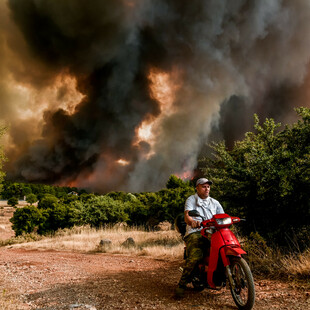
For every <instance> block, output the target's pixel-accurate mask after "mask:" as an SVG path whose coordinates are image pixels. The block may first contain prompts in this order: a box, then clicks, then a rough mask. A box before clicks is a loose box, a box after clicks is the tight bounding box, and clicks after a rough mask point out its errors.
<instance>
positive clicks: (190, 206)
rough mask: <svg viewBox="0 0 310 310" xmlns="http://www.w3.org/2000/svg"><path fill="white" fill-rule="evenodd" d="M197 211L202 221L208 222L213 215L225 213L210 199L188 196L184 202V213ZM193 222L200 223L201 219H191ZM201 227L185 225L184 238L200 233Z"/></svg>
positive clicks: (216, 202)
mask: <svg viewBox="0 0 310 310" xmlns="http://www.w3.org/2000/svg"><path fill="white" fill-rule="evenodd" d="M191 210H197V211H198V212H199V214H200V215H201V216H203V218H204V220H209V219H211V218H212V217H213V215H214V214H220V213H225V212H224V210H223V207H222V206H221V204H220V203H219V202H218V201H217V200H216V199H213V198H211V197H207V198H206V199H202V198H200V197H199V196H198V195H197V194H195V195H192V196H189V197H188V198H187V200H186V202H185V211H191ZM193 219H194V220H195V221H199V222H201V221H202V218H201V217H193ZM201 229H202V227H199V228H192V227H191V226H189V225H186V233H185V237H186V236H188V235H189V234H191V233H193V232H196V231H200V230H201Z"/></svg>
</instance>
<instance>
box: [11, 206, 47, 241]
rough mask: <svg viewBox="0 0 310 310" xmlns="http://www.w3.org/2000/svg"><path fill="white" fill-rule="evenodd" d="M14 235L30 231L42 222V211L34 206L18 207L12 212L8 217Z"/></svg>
mask: <svg viewBox="0 0 310 310" xmlns="http://www.w3.org/2000/svg"><path fill="white" fill-rule="evenodd" d="M10 221H11V223H12V224H13V225H12V228H13V230H14V231H15V235H16V236H19V235H22V234H23V233H32V232H33V231H34V230H35V229H38V227H39V225H41V224H42V222H44V219H43V216H42V213H41V211H40V210H39V209H37V208H36V207H34V206H27V207H24V208H19V209H17V210H16V211H15V212H14V215H13V217H12V218H11V219H10Z"/></svg>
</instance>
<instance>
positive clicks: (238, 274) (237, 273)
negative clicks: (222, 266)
mask: <svg viewBox="0 0 310 310" xmlns="http://www.w3.org/2000/svg"><path fill="white" fill-rule="evenodd" d="M230 271H231V275H232V280H233V283H234V285H233V286H232V285H231V284H230V291H231V294H232V297H233V299H234V301H235V303H236V305H237V306H238V308H239V309H241V310H251V309H252V308H253V306H254V302H255V288H254V281H253V276H252V273H251V270H250V267H249V266H248V264H247V262H246V261H245V260H244V259H243V258H241V257H232V258H231V265H230Z"/></svg>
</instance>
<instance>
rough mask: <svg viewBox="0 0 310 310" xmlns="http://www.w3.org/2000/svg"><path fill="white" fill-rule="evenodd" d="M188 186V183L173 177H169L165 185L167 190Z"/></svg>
mask: <svg viewBox="0 0 310 310" xmlns="http://www.w3.org/2000/svg"><path fill="white" fill-rule="evenodd" d="M188 185H189V182H185V181H183V180H182V179H180V178H178V177H177V176H175V175H173V174H172V175H171V176H170V177H169V179H168V181H167V183H166V187H167V188H168V189H171V188H179V187H186V186H188Z"/></svg>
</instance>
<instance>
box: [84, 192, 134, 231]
mask: <svg viewBox="0 0 310 310" xmlns="http://www.w3.org/2000/svg"><path fill="white" fill-rule="evenodd" d="M125 209H126V203H123V202H121V201H119V200H114V199H112V198H110V197H107V196H95V197H93V198H91V199H89V200H87V201H86V202H84V203H83V204H82V206H81V220H82V223H83V224H89V225H91V226H92V227H96V228H99V227H101V226H103V225H104V224H108V223H110V224H113V223H117V222H127V221H128V220H129V217H128V214H127V213H126V212H125Z"/></svg>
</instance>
